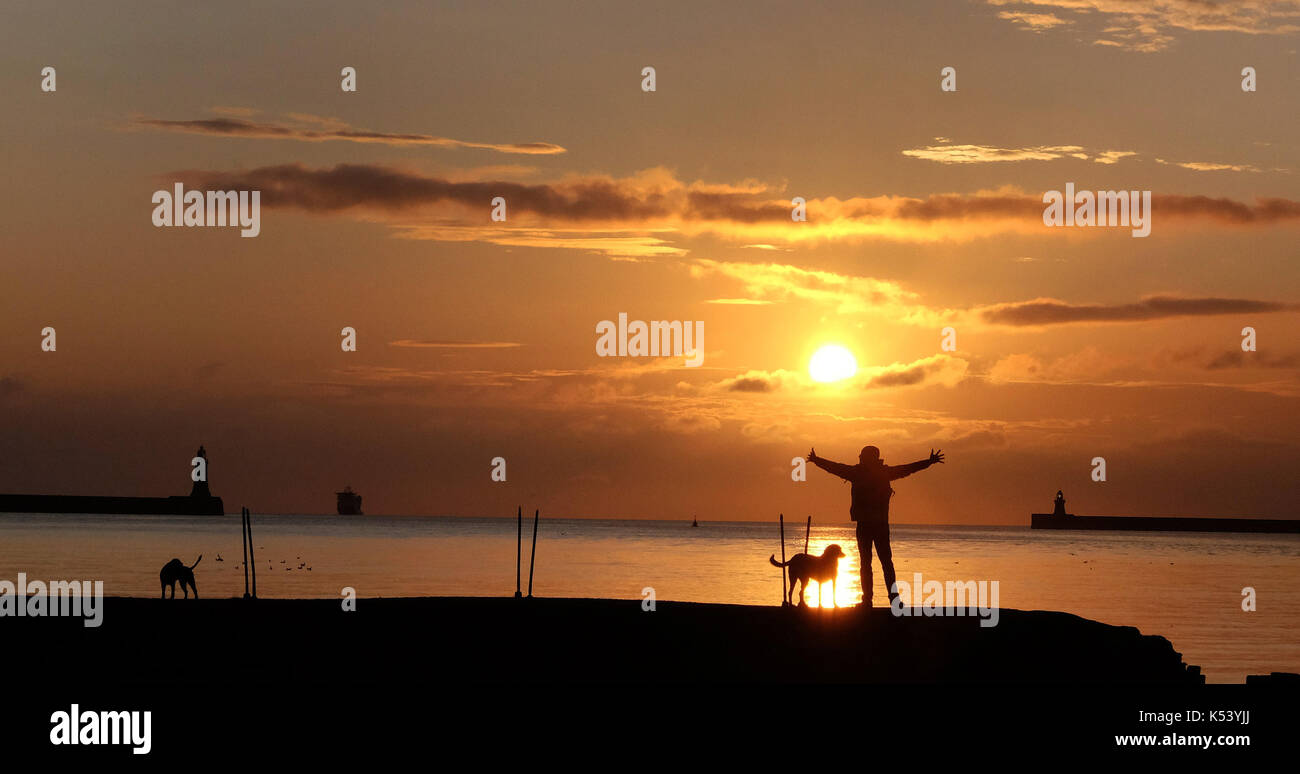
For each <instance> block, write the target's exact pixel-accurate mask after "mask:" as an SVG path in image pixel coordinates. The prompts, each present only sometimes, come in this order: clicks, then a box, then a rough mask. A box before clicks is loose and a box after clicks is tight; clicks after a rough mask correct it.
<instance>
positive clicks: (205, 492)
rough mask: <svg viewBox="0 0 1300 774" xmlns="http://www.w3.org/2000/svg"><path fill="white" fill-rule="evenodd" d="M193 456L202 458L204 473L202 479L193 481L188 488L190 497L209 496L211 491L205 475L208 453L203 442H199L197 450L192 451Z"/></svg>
mask: <svg viewBox="0 0 1300 774" xmlns="http://www.w3.org/2000/svg"><path fill="white" fill-rule="evenodd" d="M194 456H195V457H202V458H203V460H204V462H203V469H204V471H205V475H204V476H203V480H202V481H195V482H194V487H193V488H192V489H190V497H211V496H212V492H211V491H209V489H208V477H207V475H206V471H207V470H209V468H208V463H207V459H208V453H207V451H205V450H204V448H203V444H199V450H198V451H196V452H194Z"/></svg>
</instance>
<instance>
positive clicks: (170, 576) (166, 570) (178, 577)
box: [158, 554, 203, 599]
mask: <svg viewBox="0 0 1300 774" xmlns="http://www.w3.org/2000/svg"><path fill="white" fill-rule="evenodd" d="M201 561H203V554H199V558H198V559H195V560H194V564H191V565H190V566H189V567H186V566H185V565H184V564H183V563H182V562H181V560H180V559H173V560H171V561H170V562H168V563H167V564H164V565H163V568H162V571H161V572H159V573H158V580H160V581H162V598H163V599H166V598H167V587H168V586H171V588H172V599H175V598H176V584H177V582H179V583H180V584H181V593H182V594H184V595H185V599H189V598H190V592H189V591H188V590H186V588H185V587H186V586H189V587H190V588H191V589H193V590H194V598H195V599H198V598H199V587H198V586H196V585H194V568H195V567H198V566H199V562H201Z"/></svg>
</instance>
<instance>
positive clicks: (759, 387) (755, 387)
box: [727, 376, 776, 392]
mask: <svg viewBox="0 0 1300 774" xmlns="http://www.w3.org/2000/svg"><path fill="white" fill-rule="evenodd" d="M727 389H728V390H730V391H732V392H772V391H773V390H775V389H776V386H775V385H774V384H772V382H770V381H768V380H767V379H763V378H761V377H754V376H746V377H741V378H738V379H735V380H733V381H732V382H731V383H730V384H729V385H727Z"/></svg>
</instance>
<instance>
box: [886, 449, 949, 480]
mask: <svg viewBox="0 0 1300 774" xmlns="http://www.w3.org/2000/svg"><path fill="white" fill-rule="evenodd" d="M935 463H939V464H943V449H940V450H939V451H935V450H934V449H931V450H930V458H929V459H928V460H917V461H916V462H912V463H909V464H907V465H890V466H888V467H889V480H890V481H894V480H896V479H900V478H906V477H907V476H910V475H912V474H913V473H915V472H917V471H919V470H925V469H926V468H928V467H930V466H931V465H934V464H935Z"/></svg>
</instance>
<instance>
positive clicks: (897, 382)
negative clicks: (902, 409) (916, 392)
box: [863, 355, 969, 389]
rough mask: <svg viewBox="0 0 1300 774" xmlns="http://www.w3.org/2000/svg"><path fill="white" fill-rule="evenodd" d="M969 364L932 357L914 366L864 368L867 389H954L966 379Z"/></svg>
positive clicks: (950, 356) (947, 356)
mask: <svg viewBox="0 0 1300 774" xmlns="http://www.w3.org/2000/svg"><path fill="white" fill-rule="evenodd" d="M968 367H969V364H968V363H967V362H966V360H964V359H962V358H959V357H954V356H952V355H932V356H930V357H927V358H922V359H920V360H915V361H913V362H911V363H894V364H892V365H887V366H880V367H876V368H867V369H864V371H863V373H864V374H865V376H866V383H865V385H864V386H865V387H866V388H867V389H876V388H881V387H915V386H918V385H921V384H941V385H944V386H946V387H951V386H953V385H955V384H957V383H958V382H960V381H961V380H962V379H963V378H964V377H965V376H966V370H967V368H968Z"/></svg>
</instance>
